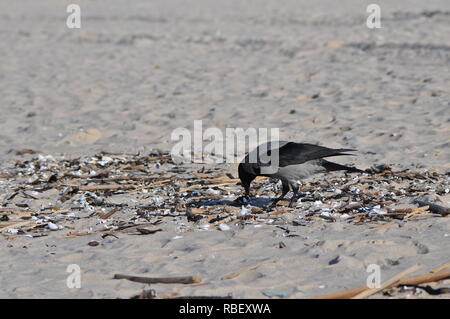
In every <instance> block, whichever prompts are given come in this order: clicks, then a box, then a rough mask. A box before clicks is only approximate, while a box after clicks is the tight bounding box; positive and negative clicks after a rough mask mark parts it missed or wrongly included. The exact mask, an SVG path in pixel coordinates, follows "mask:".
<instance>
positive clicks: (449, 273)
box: [314, 270, 450, 299]
mask: <svg viewBox="0 0 450 319" xmlns="http://www.w3.org/2000/svg"><path fill="white" fill-rule="evenodd" d="M448 277H450V270H444V271H439V272H436V273H429V274H425V275H420V276H414V277H409V278H405V279H401V280H399V281H397V282H396V283H394V284H392V285H390V286H389V287H387V288H394V287H396V286H398V285H420V284H424V283H428V282H435V281H439V280H442V279H445V278H448ZM367 289H369V288H368V287H367V286H361V287H358V288H353V289H348V290H343V291H337V292H333V293H330V294H326V295H322V296H318V297H315V298H314V299H348V298H352V297H354V296H356V295H358V294H360V293H362V292H363V291H365V290H367Z"/></svg>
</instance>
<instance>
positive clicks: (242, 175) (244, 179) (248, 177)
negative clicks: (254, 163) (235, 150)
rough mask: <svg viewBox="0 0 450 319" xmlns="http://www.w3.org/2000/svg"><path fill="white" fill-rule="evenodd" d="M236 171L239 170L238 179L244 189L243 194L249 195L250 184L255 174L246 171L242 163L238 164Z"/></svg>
mask: <svg viewBox="0 0 450 319" xmlns="http://www.w3.org/2000/svg"><path fill="white" fill-rule="evenodd" d="M238 172H239V179H240V180H241V184H242V186H243V187H244V189H245V196H249V195H250V184H251V182H252V181H253V180H254V179H255V178H256V175H255V174H252V173H250V172H248V170H246V169H245V166H244V164H243V163H240V164H239V167H238Z"/></svg>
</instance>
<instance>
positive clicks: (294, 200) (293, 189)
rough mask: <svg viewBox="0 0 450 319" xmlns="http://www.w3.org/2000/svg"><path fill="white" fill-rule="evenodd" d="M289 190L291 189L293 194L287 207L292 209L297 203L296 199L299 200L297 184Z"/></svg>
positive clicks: (292, 185)
mask: <svg viewBox="0 0 450 319" xmlns="http://www.w3.org/2000/svg"><path fill="white" fill-rule="evenodd" d="M291 188H292V191H293V192H294V195H292V197H291V200H290V201H289V207H292V205H293V204H294V203H297V201H298V198H299V196H298V189H299V186H298V185H297V184H291Z"/></svg>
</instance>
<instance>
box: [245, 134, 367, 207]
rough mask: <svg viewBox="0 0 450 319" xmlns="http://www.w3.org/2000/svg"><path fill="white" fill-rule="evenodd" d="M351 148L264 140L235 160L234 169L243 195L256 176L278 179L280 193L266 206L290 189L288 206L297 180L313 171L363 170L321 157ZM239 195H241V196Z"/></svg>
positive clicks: (296, 186)
mask: <svg viewBox="0 0 450 319" xmlns="http://www.w3.org/2000/svg"><path fill="white" fill-rule="evenodd" d="M352 151H356V150H354V149H347V148H340V149H332V148H327V147H323V146H318V145H314V144H306V143H295V142H286V141H278V142H267V143H264V144H261V145H259V146H258V147H257V148H256V149H254V150H253V151H252V152H249V153H248V154H247V155H246V156H245V158H244V159H243V160H242V162H241V163H240V164H239V167H238V172H239V179H240V180H241V184H242V186H243V187H244V189H245V197H248V196H249V195H250V184H251V182H252V181H253V180H254V179H255V178H256V177H257V176H267V177H271V178H277V179H279V180H281V184H282V193H281V196H280V197H278V198H277V199H275V200H274V201H273V202H272V204H271V205H270V208H273V207H274V206H275V205H276V204H277V202H278V201H280V200H281V199H283V198H284V197H285V196H286V194H287V193H288V192H289V190H290V189H292V191H293V193H294V195H293V196H292V198H291V200H290V202H289V207H292V204H293V203H294V202H296V201H297V199H298V198H297V196H298V189H299V186H298V185H297V181H299V180H302V179H305V178H307V177H309V176H311V175H314V174H317V173H324V172H329V171H341V170H343V171H347V172H352V173H353V172H363V171H362V170H359V169H357V168H354V167H349V166H344V165H340V164H337V163H333V162H329V161H327V160H325V159H324V157H331V156H341V155H352V154H348V153H345V152H352ZM241 199H242V198H241Z"/></svg>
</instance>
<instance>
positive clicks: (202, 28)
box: [0, 0, 450, 298]
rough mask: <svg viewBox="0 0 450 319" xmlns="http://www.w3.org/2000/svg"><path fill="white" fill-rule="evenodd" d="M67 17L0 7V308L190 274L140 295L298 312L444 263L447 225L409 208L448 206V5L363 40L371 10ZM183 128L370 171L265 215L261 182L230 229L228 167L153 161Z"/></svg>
mask: <svg viewBox="0 0 450 319" xmlns="http://www.w3.org/2000/svg"><path fill="white" fill-rule="evenodd" d="M70 3H73V1H52V0H45V1H39V2H37V1H31V0H30V1H25V0H20V1H14V2H12V3H7V2H6V1H0V43H1V45H0V55H1V57H2V61H1V64H0V110H1V111H2V115H1V116H0V127H1V131H0V298H130V297H132V296H134V295H137V294H139V293H141V292H142V291H143V290H144V289H149V287H148V286H147V285H144V284H140V283H135V282H131V281H127V280H115V279H113V276H114V274H126V275H134V276H143V277H168V276H191V275H192V276H194V275H198V276H200V277H201V281H202V282H201V283H200V284H194V285H182V284H181V285H167V284H152V285H151V286H150V288H151V289H154V291H155V292H156V294H157V296H158V297H175V296H228V295H230V296H232V297H233V298H312V297H316V296H320V295H324V294H327V293H332V292H336V291H340V290H345V289H351V288H355V287H359V286H362V285H365V284H366V279H367V277H368V275H369V273H368V272H367V267H368V266H369V265H371V264H376V265H378V266H379V267H380V270H381V280H382V281H384V280H386V279H389V278H390V277H392V276H394V275H396V274H398V273H400V272H401V271H403V270H405V269H407V268H409V267H411V266H413V265H415V264H420V265H421V266H422V267H421V269H420V270H417V271H416V272H414V273H412V274H411V275H420V274H424V273H428V272H429V271H430V270H432V269H433V268H436V267H439V266H441V265H444V264H446V263H449V262H450V255H449V253H448V252H449V251H450V236H449V234H450V217H449V216H448V215H447V214H446V213H443V214H440V213H436V210H434V209H433V208H432V207H428V209H422V211H415V209H416V208H418V207H419V206H422V208H423V207H424V205H421V204H418V202H417V200H418V199H423V198H424V199H426V201H427V203H434V204H438V205H439V206H441V207H444V208H447V209H448V208H449V207H450V193H449V189H450V175H449V174H450V164H449V163H450V161H449V159H450V90H449V83H450V35H449V32H448V30H449V19H450V3H449V2H448V1H446V0H430V1H426V2H424V1H418V0H417V1H416V0H413V1H406V0H402V1H378V2H377V4H379V6H380V7H381V26H382V27H381V28H380V29H369V28H368V27H367V26H366V19H367V16H368V13H367V12H366V8H367V5H368V4H370V3H372V1H356V0H352V1H350V0H346V1H339V5H338V6H337V5H336V2H335V1H331V0H330V1H328V0H327V1H325V0H320V1H315V2H311V1H298V0H295V1H294V0H289V1H283V2H281V3H280V2H278V1H269V0H258V1H257V0H252V1H246V2H245V3H243V2H242V1H235V0H233V1H207V0H200V1H181V0H170V1H162V0H156V1H151V2H150V1H144V0H136V1H133V2H131V3H130V2H129V1H119V0H111V1H108V5H105V3H106V1H95V2H91V1H81V0H80V1H78V2H77V4H79V6H80V8H81V28H80V29H69V28H68V27H67V26H66V19H67V16H68V15H69V13H67V12H66V7H67V5H68V4H70ZM195 120H202V123H203V127H204V128H205V129H206V128H208V127H214V128H218V129H220V130H225V129H226V128H236V127H240V128H269V129H270V128H279V131H280V138H281V139H284V140H292V141H297V142H309V143H319V144H320V145H324V146H328V147H336V148H340V147H345V148H355V149H357V150H358V152H357V156H353V157H351V158H350V157H347V158H339V159H336V161H337V162H339V163H346V164H350V165H354V166H356V167H359V168H361V169H363V170H365V169H370V168H372V169H373V168H376V167H378V171H377V170H372V171H371V172H372V173H371V174H369V173H367V174H362V173H361V174H352V175H346V174H344V173H331V174H327V175H318V176H316V177H314V178H312V179H311V180H308V181H305V183H304V185H303V186H304V188H302V191H303V193H304V196H305V198H306V199H305V200H304V201H300V202H299V203H298V204H297V207H295V208H292V209H288V208H287V207H286V204H285V203H284V204H283V203H282V204H281V205H280V207H279V208H278V211H279V214H276V215H268V216H266V215H265V214H266V213H265V212H263V211H261V209H262V208H263V207H264V205H265V204H267V202H268V200H269V199H270V198H274V197H275V196H276V195H277V192H278V190H279V185H276V186H273V185H274V183H271V182H270V181H268V180H259V181H258V182H257V183H256V184H255V185H254V188H255V191H258V189H260V190H259V193H258V195H259V196H260V197H258V198H257V199H255V202H252V205H250V206H251V207H249V208H248V209H249V210H250V211H251V212H249V215H248V216H250V217H248V219H244V218H240V217H239V214H240V210H241V207H239V205H234V204H233V201H234V199H236V198H237V197H239V196H240V195H242V188H241V186H240V185H237V182H238V181H237V180H236V178H237V172H236V165H235V164H232V163H231V164H230V163H228V164H217V165H211V164H208V165H202V164H196V163H192V164H191V163H185V164H182V165H177V164H176V163H174V162H173V161H171V159H170V156H169V155H168V152H170V150H171V148H172V147H173V144H174V142H173V141H172V139H171V134H172V132H173V131H174V130H175V129H177V128H186V129H188V130H192V129H193V126H194V121H195ZM102 152H104V153H102ZM333 160H334V159H333ZM227 174H228V175H227ZM99 185H100V186H99ZM101 185H103V186H101ZM105 185H106V186H105ZM111 185H113V186H111ZM102 187H103V188H102ZM108 187H109V188H108ZM319 202H320V203H319ZM353 202H356V203H359V205H358V206H357V207H356V206H355V207H354V208H346V207H347V206H345V205H354V204H353ZM344 206H345V207H344ZM401 209H406V210H408V209H409V211H408V212H406V213H405V212H402V213H399V210H401ZM190 210H192V214H197V215H199V216H201V219H199V220H197V221H194V220H191V219H190V218H192V217H189V216H188V215H189V214H190ZM392 212H396V213H395V214H397V215H395V214H393V215H389V217H388V215H386V214H387V213H392ZM108 214H111V215H108ZM343 214H346V215H348V217H347V216H345V217H342V215H343ZM408 214H410V215H408ZM411 214H413V215H411ZM417 214H420V215H417ZM222 215H223V216H222ZM375 215H377V216H375ZM399 216H400V217H399ZM241 217H242V216H241ZM199 218H200V217H199ZM214 218H216V219H217V218H218V219H217V220H215V219H214ZM220 218H223V219H220ZM246 218H247V217H246ZM194 219H195V218H194ZM269 220H271V221H269ZM133 223H135V224H136V225H137V226H136V227H131V226H132V224H133ZM389 223H390V224H389ZM223 224H224V225H226V226H220V225H223ZM139 225H143V226H139ZM205 225H206V226H205ZM53 227H56V228H54V229H52V228H53ZM221 227H222V228H221ZM138 228H145V229H147V230H150V231H151V232H153V231H154V233H148V234H145V231H139V230H138ZM143 232H144V233H143ZM93 242H94V243H95V244H92V243H93ZM69 265H78V266H79V268H80V271H81V288H69V287H68V285H67V278H68V276H69V275H70V273H69V272H68V271H67V267H68V266H69ZM432 285H434V286H433V287H449V286H450V280H449V279H447V280H446V281H440V282H437V283H432ZM449 297H450V294H448V293H445V294H440V295H431V294H428V293H427V292H425V291H423V290H418V291H416V293H412V292H411V291H403V292H402V291H400V290H398V289H397V290H392V292H391V294H389V293H386V291H385V292H384V293H378V294H375V295H373V296H371V298H449Z"/></svg>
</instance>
